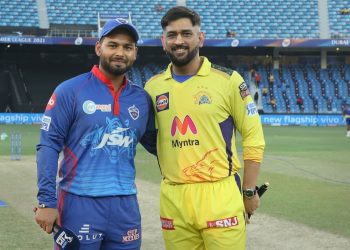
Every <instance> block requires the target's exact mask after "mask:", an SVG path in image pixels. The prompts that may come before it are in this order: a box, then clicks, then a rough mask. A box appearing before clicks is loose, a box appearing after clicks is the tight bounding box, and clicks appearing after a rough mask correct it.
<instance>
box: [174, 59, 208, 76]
mask: <svg viewBox="0 0 350 250" xmlns="http://www.w3.org/2000/svg"><path fill="white" fill-rule="evenodd" d="M202 63H203V59H202V58H200V57H199V56H196V57H195V58H193V59H192V61H190V62H189V63H188V64H186V65H185V66H182V67H178V66H176V65H174V64H172V71H173V73H174V74H176V75H195V74H196V73H197V72H198V70H199V69H200V67H201V66H202Z"/></svg>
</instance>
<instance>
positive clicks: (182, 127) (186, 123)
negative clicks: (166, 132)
mask: <svg viewBox="0 0 350 250" xmlns="http://www.w3.org/2000/svg"><path fill="white" fill-rule="evenodd" d="M188 130H190V131H191V132H189V133H192V134H193V135H195V134H197V128H196V125H195V124H194V122H193V121H192V119H191V117H190V116H188V115H186V116H185V118H184V119H183V121H182V120H180V118H179V117H177V116H175V117H174V119H173V123H172V125H171V136H172V137H175V135H176V132H177V131H178V132H179V134H180V135H179V136H181V135H186V134H187V132H188ZM171 143H172V146H173V148H177V147H178V148H182V147H186V146H198V145H199V140H193V139H187V140H178V139H175V140H172V141H171Z"/></svg>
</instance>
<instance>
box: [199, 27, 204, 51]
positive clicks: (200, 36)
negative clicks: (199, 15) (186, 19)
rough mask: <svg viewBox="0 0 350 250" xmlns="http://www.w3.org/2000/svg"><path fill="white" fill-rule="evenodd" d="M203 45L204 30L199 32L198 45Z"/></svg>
mask: <svg viewBox="0 0 350 250" xmlns="http://www.w3.org/2000/svg"><path fill="white" fill-rule="evenodd" d="M203 45H204V32H202V31H200V32H199V47H200V48H202V47H203Z"/></svg>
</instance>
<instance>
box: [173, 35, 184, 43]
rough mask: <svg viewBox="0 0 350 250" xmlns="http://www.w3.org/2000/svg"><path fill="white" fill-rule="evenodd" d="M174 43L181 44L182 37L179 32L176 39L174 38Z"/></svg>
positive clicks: (182, 41)
mask: <svg viewBox="0 0 350 250" xmlns="http://www.w3.org/2000/svg"><path fill="white" fill-rule="evenodd" d="M175 43H176V44H183V43H184V39H183V37H182V35H181V34H177V36H176V39H175Z"/></svg>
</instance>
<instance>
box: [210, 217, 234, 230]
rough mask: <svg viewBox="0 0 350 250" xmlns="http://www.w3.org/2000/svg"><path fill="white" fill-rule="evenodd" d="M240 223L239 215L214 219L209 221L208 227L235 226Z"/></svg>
mask: <svg viewBox="0 0 350 250" xmlns="http://www.w3.org/2000/svg"><path fill="white" fill-rule="evenodd" d="M237 225H238V218H237V216H235V217H231V218H226V219H221V220H213V221H207V227H208V228H212V227H233V226H237Z"/></svg>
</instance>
